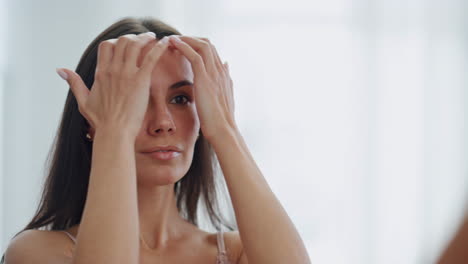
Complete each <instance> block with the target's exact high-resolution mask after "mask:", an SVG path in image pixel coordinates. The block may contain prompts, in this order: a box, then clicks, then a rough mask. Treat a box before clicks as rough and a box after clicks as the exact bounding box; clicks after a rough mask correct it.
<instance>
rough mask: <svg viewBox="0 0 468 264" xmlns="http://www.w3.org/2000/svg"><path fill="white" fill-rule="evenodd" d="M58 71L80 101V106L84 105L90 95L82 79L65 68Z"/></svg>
mask: <svg viewBox="0 0 468 264" xmlns="http://www.w3.org/2000/svg"><path fill="white" fill-rule="evenodd" d="M56 71H57V74H58V75H59V76H60V77H61V78H62V79H64V80H65V81H67V83H68V85H70V88H71V90H72V92H73V95H75V97H76V100H77V101H78V105H79V106H82V105H84V103H85V102H86V99H87V98H88V95H89V89H88V88H87V87H86V84H84V82H83V80H82V79H81V77H80V76H79V75H78V74H77V73H75V72H74V71H70V70H69V69H65V68H57V69H56Z"/></svg>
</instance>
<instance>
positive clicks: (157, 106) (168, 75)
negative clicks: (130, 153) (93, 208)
mask: <svg viewBox="0 0 468 264" xmlns="http://www.w3.org/2000/svg"><path fill="white" fill-rule="evenodd" d="M151 44H152V43H150V44H148V45H146V46H145V48H143V49H142V51H141V54H140V58H139V60H138V64H141V61H142V59H143V58H144V56H145V55H146V54H147V53H148V52H149V51H150V49H151V47H152V45H151ZM182 80H187V81H189V82H190V83H191V84H192V85H185V86H182V87H180V88H178V89H176V90H173V91H171V90H169V87H170V85H172V84H174V83H176V82H178V81H182ZM149 100H150V101H149V103H148V108H147V111H146V114H145V118H144V121H143V124H142V127H141V129H140V131H139V133H138V135H137V137H136V139H135V160H136V169H137V190H138V191H137V194H138V212H139V224H140V233H141V241H140V242H141V252H140V255H141V256H142V257H143V258H150V257H151V256H161V255H175V252H176V251H178V250H179V249H180V248H189V247H192V248H193V247H196V245H197V244H198V245H200V242H202V243H203V244H204V245H205V246H204V247H205V248H206V251H208V253H211V254H213V253H214V254H216V250H217V248H216V246H217V244H216V237H215V235H216V234H211V233H207V232H205V231H203V230H201V229H199V228H198V227H196V226H194V225H192V224H191V223H189V222H187V221H186V220H185V219H183V218H182V217H181V216H180V215H179V213H178V210H177V206H176V197H175V195H174V192H173V189H174V184H175V183H176V182H177V181H179V180H180V179H182V178H183V177H184V175H185V174H186V172H187V171H188V170H189V167H190V165H191V163H192V160H193V154H194V147H195V143H196V140H197V139H198V135H199V131H200V120H199V118H198V114H197V109H196V105H195V101H194V92H193V72H192V69H191V66H190V62H189V61H188V60H187V59H186V58H185V57H184V56H183V55H182V54H181V53H180V52H179V51H178V50H176V49H175V48H173V47H170V48H168V49H167V50H166V52H164V53H163V55H162V56H161V57H160V59H159V61H158V62H157V64H156V66H155V67H154V70H153V71H152V73H151V87H150V99H149ZM94 134H95V129H94V128H91V130H90V135H91V136H92V137H94ZM160 145H172V146H177V147H179V148H180V149H182V152H181V155H180V156H179V157H177V158H175V159H173V160H170V161H161V160H156V159H153V158H151V157H149V156H148V155H147V154H145V153H143V151H144V150H145V149H148V148H150V147H155V146H160ZM78 229H79V225H76V226H74V227H72V228H71V229H70V230H69V231H70V232H71V233H72V234H73V233H74V234H76V233H77V232H78ZM233 235H235V234H232V233H231V234H228V235H227V237H226V239H225V240H236V238H235V237H234V238H232V236H233ZM229 236H231V237H230V238H229ZM238 241H239V240H238ZM227 243H228V242H227ZM232 243H235V241H232V242H231V241H230V243H229V244H232ZM239 246H240V245H239V244H238V243H237V245H235V244H233V245H231V247H233V249H232V251H233V252H238V251H239ZM179 252H180V251H179ZM205 253H206V252H205ZM198 254H200V252H199V253H198ZM202 255H203V254H202ZM192 260H193V259H192Z"/></svg>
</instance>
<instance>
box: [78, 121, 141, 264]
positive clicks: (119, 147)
mask: <svg viewBox="0 0 468 264" xmlns="http://www.w3.org/2000/svg"><path fill="white" fill-rule="evenodd" d="M119 131H122V129H117V128H115V129H111V128H106V129H104V130H98V131H96V136H95V138H94V143H93V156H92V167H91V175H90V179H89V187H88V195H87V199H86V204H85V208H84V212H83V217H82V220H81V224H80V228H79V232H78V236H77V245H76V249H75V255H74V258H73V263H74V264H82V263H83V264H84V263H112V264H115V263H125V264H128V263H137V262H138V257H139V256H138V253H139V240H138V234H139V231H138V230H139V222H138V211H137V210H138V206H137V194H136V190H137V189H136V167H135V154H134V141H133V140H132V139H131V137H128V136H126V135H125V134H122V133H119Z"/></svg>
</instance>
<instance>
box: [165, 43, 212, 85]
mask: <svg viewBox="0 0 468 264" xmlns="http://www.w3.org/2000/svg"><path fill="white" fill-rule="evenodd" d="M169 39H170V41H171V42H172V43H173V44H174V46H175V47H176V48H177V49H178V50H179V51H180V52H181V53H182V55H184V56H185V57H186V58H187V59H188V60H189V61H190V64H191V65H192V71H193V73H194V74H195V76H203V75H205V74H206V68H205V63H204V61H203V58H202V56H200V54H198V53H197V52H196V51H195V50H194V49H193V48H192V47H191V46H189V44H187V43H186V42H184V41H182V40H180V39H179V37H178V36H174V35H172V36H171V37H170V38H169Z"/></svg>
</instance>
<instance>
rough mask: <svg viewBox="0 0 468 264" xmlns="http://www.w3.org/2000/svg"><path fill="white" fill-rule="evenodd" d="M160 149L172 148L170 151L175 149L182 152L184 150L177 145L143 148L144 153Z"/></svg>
mask: <svg viewBox="0 0 468 264" xmlns="http://www.w3.org/2000/svg"><path fill="white" fill-rule="evenodd" d="M158 150H170V151H175V152H181V151H182V150H181V149H180V148H178V147H176V146H169V145H167V146H156V147H151V148H148V149H145V150H143V151H142V152H143V153H152V152H155V151H158Z"/></svg>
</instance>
